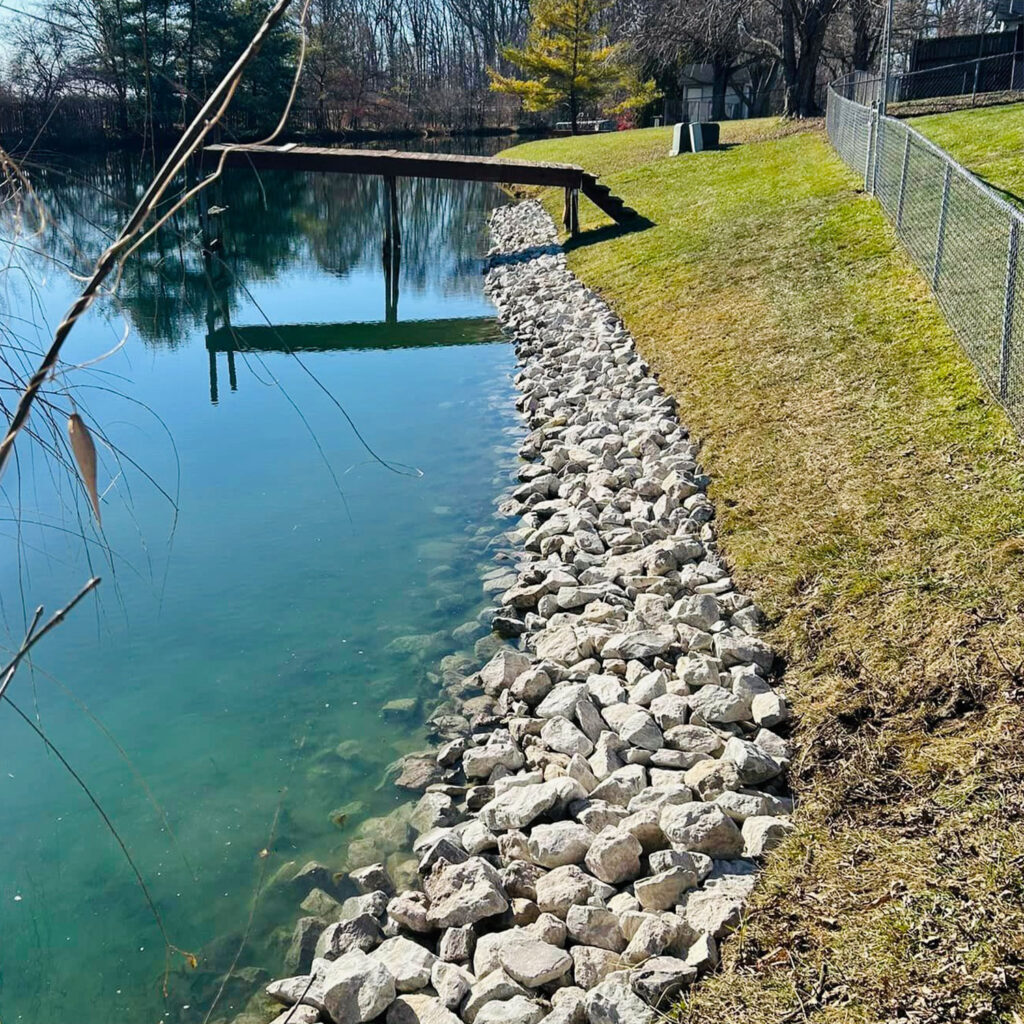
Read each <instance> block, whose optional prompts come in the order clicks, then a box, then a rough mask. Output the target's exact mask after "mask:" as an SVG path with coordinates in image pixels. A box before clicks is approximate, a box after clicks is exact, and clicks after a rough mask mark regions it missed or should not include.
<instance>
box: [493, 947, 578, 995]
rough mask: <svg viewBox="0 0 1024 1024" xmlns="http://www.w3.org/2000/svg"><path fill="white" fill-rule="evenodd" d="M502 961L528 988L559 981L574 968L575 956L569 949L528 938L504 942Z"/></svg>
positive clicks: (507, 970)
mask: <svg viewBox="0 0 1024 1024" xmlns="http://www.w3.org/2000/svg"><path fill="white" fill-rule="evenodd" d="M498 959H499V960H500V961H501V966H502V967H503V968H504V969H505V973H506V974H507V975H508V976H509V977H510V978H514V979H515V980H516V981H518V982H519V983H520V984H521V985H525V986H526V987H527V988H539V987H540V986H541V985H546V984H547V983H548V982H550V981H555V980H556V979H557V978H561V977H562V975H564V974H565V973H566V972H567V971H568V970H569V969H570V968H571V967H572V957H570V956H569V954H568V953H566V952H565V950H563V949H559V948H558V947H557V946H551V945H549V944H548V943H546V942H541V941H540V940H538V939H531V938H527V937H525V936H523V937H521V938H518V939H517V940H516V941H514V942H507V943H503V944H502V945H501V947H500V949H499V950H498Z"/></svg>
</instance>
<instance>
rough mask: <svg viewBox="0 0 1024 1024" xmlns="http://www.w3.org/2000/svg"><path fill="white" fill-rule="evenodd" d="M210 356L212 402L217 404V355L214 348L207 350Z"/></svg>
mask: <svg viewBox="0 0 1024 1024" xmlns="http://www.w3.org/2000/svg"><path fill="white" fill-rule="evenodd" d="M206 351H207V352H209V354H210V401H211V403H212V404H213V405H216V404H217V353H216V352H214V350H213V349H212V348H207V350H206Z"/></svg>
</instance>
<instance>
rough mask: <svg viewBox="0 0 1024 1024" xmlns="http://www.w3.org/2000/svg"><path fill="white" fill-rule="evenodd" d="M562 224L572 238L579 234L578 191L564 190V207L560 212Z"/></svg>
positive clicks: (572, 189) (573, 189)
mask: <svg viewBox="0 0 1024 1024" xmlns="http://www.w3.org/2000/svg"><path fill="white" fill-rule="evenodd" d="M562 224H563V225H564V227H565V230H566V231H568V232H569V234H570V235H572V236H573V237H574V238H575V237H576V235H578V234H579V233H580V190H579V189H578V188H567V189H566V190H565V207H564V208H563V210H562Z"/></svg>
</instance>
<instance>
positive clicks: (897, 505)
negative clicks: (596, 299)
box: [510, 121, 1024, 1024]
mask: <svg viewBox="0 0 1024 1024" xmlns="http://www.w3.org/2000/svg"><path fill="white" fill-rule="evenodd" d="M723 128H724V129H725V131H724V134H723V140H724V141H726V142H730V143H735V145H733V146H732V147H731V148H726V149H724V150H721V151H717V152H708V153H701V154H696V155H688V156H683V157H678V158H668V157H667V156H666V155H665V154H666V153H667V148H668V141H669V132H668V130H665V129H660V130H659V129H655V130H646V131H638V132H629V133H619V134H616V135H609V136H603V137H590V138H580V139H560V140H556V141H544V142H537V143H530V144H527V145H524V146H520V147H517V148H516V149H515V150H512V151H510V153H511V155H512V156H515V157H517V158H523V159H542V158H546V159H553V160H561V161H567V162H574V163H579V164H582V165H583V166H584V167H586V168H587V169H588V170H591V171H593V172H595V173H599V174H600V175H601V178H602V181H605V182H606V183H607V184H609V185H610V186H611V187H612V190H613V192H615V193H616V194H618V195H621V196H622V197H623V198H624V199H625V200H626V202H627V203H629V204H630V205H631V206H634V207H635V208H636V209H637V210H638V211H639V212H640V213H642V214H643V215H645V216H646V217H648V218H649V219H650V220H651V221H652V222H653V224H654V226H653V227H651V228H649V229H647V230H644V231H639V232H633V233H616V232H614V231H610V232H609V231H594V230H591V229H594V228H601V227H605V226H607V225H608V221H607V219H606V218H604V217H603V215H601V214H600V213H599V212H598V211H597V210H596V209H595V208H594V207H593V206H591V205H590V204H589V203H587V202H586V201H585V200H581V219H582V226H583V229H584V230H583V234H582V235H581V236H580V238H578V239H577V240H575V242H574V243H572V244H571V245H570V246H569V259H570V264H571V266H572V267H573V269H574V270H575V271H576V273H577V274H579V276H580V277H581V278H582V279H583V280H584V281H585V282H586V283H587V284H588V285H590V286H591V287H593V288H595V289H597V290H598V291H600V292H601V293H603V294H604V296H605V297H606V298H607V299H608V300H609V301H610V302H611V304H612V305H613V306H614V307H615V308H616V309H617V310H618V311H619V313H620V314H621V315H622V316H623V318H624V320H625V322H626V323H627V325H628V326H629V327H630V329H631V330H632V331H633V333H634V335H635V337H636V338H637V341H638V344H639V345H640V347H641V349H642V351H643V353H644V355H645V356H646V357H647V358H648V360H649V361H650V363H651V365H652V366H653V367H654V369H655V370H656V372H657V373H658V375H659V378H660V380H661V382H662V384H663V385H664V387H665V388H666V389H667V390H668V391H670V392H671V393H672V394H674V395H675V396H676V397H677V399H678V401H679V406H680V414H681V416H682V418H683V419H684V421H685V422H686V423H687V424H688V425H689V427H690V428H691V430H692V432H693V434H694V435H695V436H696V437H697V438H698V439H699V440H700V442H701V443H702V460H703V462H704V464H705V466H706V468H707V470H708V471H709V472H710V474H711V475H712V479H713V481H714V483H713V490H712V495H713V497H714V499H715V501H716V503H717V507H718V525H719V530H720V536H721V540H722V547H723V551H724V553H725V555H726V557H727V558H728V560H729V562H730V563H731V565H732V567H733V569H734V574H735V575H736V577H737V578H738V580H739V581H740V582H741V585H742V586H743V587H744V588H746V589H747V590H749V591H750V592H751V593H752V594H753V595H754V596H755V597H756V598H757V600H758V601H759V603H760V604H761V605H762V607H764V608H765V610H766V612H767V613H768V615H769V617H770V620H771V623H772V626H771V630H770V639H771V640H772V642H773V643H774V644H775V645H776V646H777V648H778V649H779V650H780V651H781V652H782V654H783V655H784V657H785V659H786V663H787V673H786V677H787V687H788V692H789V694H790V696H791V698H792V701H793V704H794V707H795V709H796V711H797V714H798V723H799V724H798V727H797V730H796V733H795V735H796V739H797V741H798V744H799V750H800V753H799V755H798V757H797V758H796V760H795V762H794V767H793V783H794V787H795V790H796V793H797V795H798V798H799V813H798V823H799V829H798V831H797V833H796V835H795V836H794V837H793V838H792V840H790V841H789V842H788V843H787V844H786V845H785V846H784V847H783V848H781V849H780V850H779V851H777V852H776V853H775V854H773V856H772V858H771V859H770V862H769V864H768V867H767V869H766V871H765V873H764V875H763V877H762V881H761V884H760V886H759V888H758V892H757V895H756V897H755V900H754V902H753V905H752V912H751V914H750V917H749V919H748V921H747V922H746V924H745V925H744V927H743V928H742V930H741V932H740V933H739V934H738V935H737V936H735V937H734V938H733V939H732V940H731V941H730V942H729V943H728V944H727V949H726V961H725V966H724V970H723V972H722V973H720V974H719V975H717V976H716V977H715V978H713V979H711V980H710V981H709V982H708V983H706V984H703V985H701V986H700V987H699V988H698V989H697V990H696V992H695V994H694V995H693V996H692V998H691V999H690V1000H689V1001H688V1003H687V1004H686V1005H685V1006H684V1007H682V1008H681V1009H680V1011H679V1013H680V1019H682V1020H684V1021H690V1022H694V1024H696V1022H700V1024H705V1022H706V1024H711V1022H714V1024H734V1022H737V1024H738V1022H740V1021H742V1022H743V1024H766V1022H769V1021H772V1022H780V1024H781V1022H782V1021H805V1020H808V1021H815V1022H829V1024H832V1022H835V1024H839V1022H842V1024H853V1022H865V1024H867V1022H872V1024H874V1022H879V1021H889V1020H897V1019H898V1020H907V1019H909V1020H914V1021H922V1022H938V1021H948V1022H950V1024H953V1022H956V1024H963V1022H966V1021H979V1022H981V1021H996V1020H1005V1021H1012V1020H1014V1017H1013V1008H1014V1007H1015V1006H1017V1005H1018V1000H1019V994H1018V984H1019V980H1020V972H1021V964H1022V963H1024V911H1022V896H1024V886H1022V882H1021V870H1020V865H1021V862H1022V859H1024V834H1022V832H1024V829H1022V824H1021V822H1022V820H1024V782H1022V779H1024V724H1022V721H1024V720H1022V715H1021V702H1022V698H1024V676H1022V672H1021V665H1022V663H1024V643H1022V637H1024V575H1022V569H1024V489H1022V482H1024V461H1022V458H1021V451H1020V448H1019V445H1018V442H1017V439H1016V437H1015V435H1014V433H1013V431H1012V429H1011V427H1010V424H1009V422H1008V421H1007V419H1006V416H1005V414H1004V412H1003V411H1002V410H1001V409H1000V408H999V406H998V405H997V404H996V403H995V402H994V401H993V400H992V399H991V398H990V396H989V394H988V393H987V391H986V390H985V389H984V387H983V386H982V384H981V383H980V381H979V380H978V377H977V375H976V373H975V372H974V370H973V368H972V366H971V364H970V363H969V361H968V360H967V359H966V357H965V356H964V354H963V352H962V351H961V349H960V348H959V346H958V345H957V343H956V341H955V340H954V338H953V337H952V334H951V332H950V330H949V328H948V326H947V325H946V324H945V322H944V321H943V319H942V316H941V314H940V312H939V310H938V308H937V306H936V304H935V302H934V301H933V299H932V298H931V296H930V293H929V290H928V287H927V284H926V282H925V281H924V280H923V279H922V277H921V276H920V274H919V273H918V272H917V270H916V269H915V268H914V266H913V265H912V263H911V262H910V260H909V258H908V257H907V256H906V255H905V254H904V253H903V251H902V250H901V248H900V247H899V245H898V243H897V242H896V240H895V238H894V236H893V233H892V231H891V229H890V227H889V226H888V224H887V223H886V221H885V219H884V217H883V215H882V214H881V212H880V210H879V208H878V206H877V205H876V204H875V202H874V201H873V200H872V199H871V198H870V197H868V196H865V195H864V194H863V193H862V192H861V190H860V188H859V183H858V181H857V179H856V177H855V176H854V175H852V174H850V173H849V172H848V171H847V170H846V169H845V168H844V166H843V165H842V164H841V162H840V161H839V159H838V158H837V157H836V156H835V154H834V153H833V151H832V150H831V148H830V146H829V144H828V142H827V140H826V138H825V137H824V136H823V134H821V132H820V131H818V130H810V131H808V130H797V131H795V133H794V129H793V127H792V126H789V125H782V124H780V123H779V122H775V121H762V122H747V123H745V124H738V125H735V124H726V125H723ZM542 198H543V201H544V202H545V203H546V204H547V205H548V208H549V210H551V211H552V212H556V213H557V212H560V209H561V195H555V194H553V193H550V192H549V193H547V194H545V195H543V196H542Z"/></svg>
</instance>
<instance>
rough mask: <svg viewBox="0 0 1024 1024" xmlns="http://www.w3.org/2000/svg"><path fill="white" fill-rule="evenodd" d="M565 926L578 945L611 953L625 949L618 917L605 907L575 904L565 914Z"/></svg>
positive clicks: (624, 938) (624, 940)
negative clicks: (596, 947) (594, 947)
mask: <svg viewBox="0 0 1024 1024" xmlns="http://www.w3.org/2000/svg"><path fill="white" fill-rule="evenodd" d="M565 925H566V928H567V929H568V932H569V934H570V935H571V936H572V938H573V940H574V941H575V942H578V943H579V944H580V945H583V946H598V947H600V948H601V949H609V950H611V951H612V952H613V953H621V952H622V951H623V950H624V949H625V948H626V937H625V936H624V935H623V934H622V928H621V927H620V925H619V915H618V914H616V913H614V912H613V911H612V910H608V909H606V908H605V907H591V906H588V905H586V904H581V903H576V904H574V905H573V906H571V907H569V909H568V911H567V912H566V915H565Z"/></svg>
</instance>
